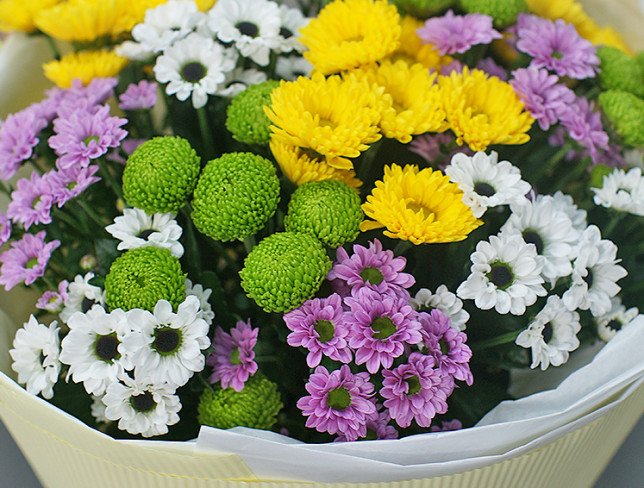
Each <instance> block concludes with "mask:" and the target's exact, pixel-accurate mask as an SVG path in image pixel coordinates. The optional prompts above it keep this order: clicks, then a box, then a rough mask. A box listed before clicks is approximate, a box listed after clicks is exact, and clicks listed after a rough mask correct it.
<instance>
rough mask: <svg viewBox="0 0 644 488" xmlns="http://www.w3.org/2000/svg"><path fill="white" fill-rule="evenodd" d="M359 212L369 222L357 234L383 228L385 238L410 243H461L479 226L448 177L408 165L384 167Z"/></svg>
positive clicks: (461, 195) (364, 223)
mask: <svg viewBox="0 0 644 488" xmlns="http://www.w3.org/2000/svg"><path fill="white" fill-rule="evenodd" d="M362 210H363V211H364V213H365V214H366V216H367V217H368V218H371V219H373V220H364V221H363V222H362V224H360V230H361V231H363V232H365V231H368V230H372V229H380V228H382V227H384V228H385V229H386V230H385V231H384V234H385V235H386V236H388V237H393V238H395V239H402V240H405V241H411V242H412V243H414V244H425V243H431V242H455V241H462V240H463V239H465V238H467V236H468V234H469V233H470V232H472V231H473V230H474V229H476V228H477V227H478V226H480V225H481V224H482V223H483V222H481V221H480V220H478V219H477V218H475V217H474V215H473V214H472V210H470V208H469V207H468V206H467V205H465V204H464V203H463V192H462V191H461V190H459V188H458V185H456V184H455V183H451V182H450V181H449V177H448V176H446V175H444V174H443V173H441V172H440V171H434V170H432V169H431V168H425V169H423V170H421V171H419V170H418V166H412V165H407V166H405V167H404V168H401V167H400V166H398V165H397V164H392V165H391V166H385V175H384V177H383V179H382V181H377V182H376V187H375V188H374V189H373V191H372V192H371V195H369V196H368V197H367V201H366V203H363V204H362Z"/></svg>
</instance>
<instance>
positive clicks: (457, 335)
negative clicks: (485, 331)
mask: <svg viewBox="0 0 644 488" xmlns="http://www.w3.org/2000/svg"><path fill="white" fill-rule="evenodd" d="M418 317H419V320H420V324H421V325H422V334H423V342H424V343H425V346H426V347H427V349H428V350H429V351H430V353H431V354H432V355H433V356H434V358H435V360H436V365H437V366H438V367H439V368H440V369H441V371H442V372H443V373H444V374H445V376H450V377H452V378H454V379H457V380H461V381H465V382H466V383H467V384H468V385H471V384H472V383H473V382H474V377H473V376H472V372H471V371H470V365H469V362H470V359H471V358H472V350H471V349H470V348H469V346H468V345H467V344H466V343H465V342H466V341H467V335H465V333H464V332H459V331H458V330H456V329H455V328H454V327H452V325H451V323H450V320H449V317H448V316H447V315H445V314H444V313H443V312H441V311H440V310H438V309H434V310H432V311H431V312H430V313H426V312H421V313H419V314H418Z"/></svg>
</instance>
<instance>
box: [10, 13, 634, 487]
mask: <svg viewBox="0 0 644 488" xmlns="http://www.w3.org/2000/svg"><path fill="white" fill-rule="evenodd" d="M0 26H1V27H2V28H3V29H5V30H22V31H26V32H33V33H34V35H40V36H43V38H44V39H46V41H47V42H48V44H49V47H50V49H51V52H52V57H53V59H52V60H51V61H49V62H47V63H45V64H44V65H43V69H44V74H45V76H46V77H47V78H48V79H49V80H51V81H52V82H53V83H54V84H55V85H56V88H53V89H51V90H49V91H47V92H46V94H45V96H44V98H43V99H42V100H41V101H39V102H37V103H34V104H32V105H30V106H29V107H27V108H26V109H23V110H21V111H19V112H16V113H14V114H11V115H8V116H7V117H6V119H5V120H4V122H3V123H2V126H0V180H1V181H0V183H1V185H0V190H2V191H3V192H4V193H6V195H7V197H8V198H9V203H8V206H7V208H6V212H2V213H0V239H1V242H2V243H3V244H6V249H5V251H4V252H3V253H2V254H0V284H2V285H4V287H5V288H6V289H7V290H10V289H12V288H14V287H16V286H23V285H24V286H27V287H30V288H34V289H36V290H38V292H39V293H40V297H39V299H38V302H37V304H36V308H37V311H36V312H35V313H34V314H33V315H31V317H30V318H29V320H28V321H26V322H25V324H24V326H23V327H22V328H21V329H19V330H18V331H17V333H16V334H15V338H14V339H13V345H12V346H11V348H10V350H9V351H8V352H9V355H10V358H11V361H10V363H11V369H12V370H13V371H14V372H15V373H17V380H18V382H19V383H20V384H22V385H24V387H25V389H26V391H27V392H28V393H30V394H32V395H40V396H41V397H43V398H44V399H46V400H48V401H49V402H50V403H51V404H52V405H54V406H55V407H57V408H59V409H62V410H64V411H65V412H67V413H69V414H70V415H72V416H73V417H75V418H76V419H79V420H80V421H82V422H83V423H85V424H86V425H87V426H90V427H92V428H94V429H96V430H98V431H101V432H103V433H105V434H107V435H108V436H110V437H111V438H112V439H125V440H131V441H134V440H136V439H141V438H155V439H159V440H163V441H189V440H191V439H195V438H197V437H198V441H197V447H199V448H203V449H204V450H205V451H207V450H208V449H212V448H215V449H218V450H219V451H224V452H231V453H235V454H237V455H242V456H243V455H244V453H247V454H248V456H249V458H248V459H244V460H245V461H246V462H248V463H251V464H252V463H254V462H256V460H257V459H259V458H262V463H264V464H262V467H261V468H257V469H256V470H255V471H253V470H250V471H249V470H248V469H246V470H244V469H237V470H236V469H233V468H231V467H230V466H228V465H226V463H225V462H224V461H220V464H218V465H217V466H218V467H217V469H219V470H220V471H219V472H220V478H218V479H225V478H231V479H232V478H234V479H257V478H256V476H257V477H258V478H259V479H262V478H263V477H265V476H264V475H265V473H268V471H270V469H269V468H266V467H265V466H266V465H268V466H270V465H276V463H277V464H279V463H280V462H282V463H283V461H285V460H286V464H289V463H290V464H292V465H298V466H299V467H300V468H302V466H304V470H301V471H299V472H298V473H297V474H293V473H292V472H288V469H286V470H281V471H280V469H281V468H280V469H277V470H276V471H275V472H272V473H270V477H271V478H272V479H287V478H295V479H310V480H314V481H326V482H329V481H377V480H383V481H384V480H386V478H387V480H388V478H391V479H392V480H394V479H411V478H414V477H417V478H422V477H425V476H423V475H422V473H425V471H422V470H416V471H414V469H412V466H416V467H417V466H419V465H423V463H425V464H426V463H428V462H447V461H454V459H447V458H445V459H442V460H441V459H438V458H436V459H432V460H429V461H428V460H427V459H425V458H422V459H421V457H418V456H416V455H415V453H414V450H416V449H420V450H421V451H422V450H423V449H425V447H426V446H428V445H434V444H432V443H434V442H442V441H441V439H445V443H444V444H443V445H442V447H437V448H438V449H441V448H445V449H446V450H445V452H448V451H449V449H450V448H453V449H454V450H458V449H462V450H463V452H466V451H467V450H466V449H464V448H458V447H457V446H458V442H455V441H454V442H455V443H453V444H449V446H451V447H447V446H448V442H452V441H448V440H447V439H459V438H460V439H467V437H464V436H467V435H469V434H468V432H469V431H472V432H478V431H476V429H477V428H485V426H486V425H489V424H490V423H494V421H493V419H494V418H495V415H497V414H498V412H499V404H501V405H500V407H501V410H502V409H503V405H505V404H504V403H501V402H503V401H504V400H510V399H512V398H514V397H515V396H516V393H513V391H515V392H516V391H517V390H516V383H517V382H516V381H514V383H515V384H514V385H513V384H512V383H513V382H512V381H511V380H512V378H513V377H517V373H516V371H517V370H522V369H523V370H530V369H533V370H537V371H535V374H540V372H539V371H538V370H541V371H544V373H543V374H547V373H549V372H551V371H552V369H557V368H564V369H565V368H566V366H567V364H566V363H568V361H569V359H570V361H571V362H573V360H574V358H575V354H576V351H577V350H579V351H580V352H579V353H580V354H581V353H582V351H586V352H587V351H593V353H594V352H596V351H597V350H598V349H599V347H598V345H601V344H603V343H606V342H608V341H611V340H612V339H613V338H614V337H615V336H616V335H618V334H619V335H618V337H617V339H615V341H616V342H617V341H618V340H620V338H621V342H619V345H613V344H610V345H609V346H612V348H609V346H607V348H606V350H605V351H602V352H601V353H600V354H599V355H597V357H596V358H595V360H593V361H592V363H591V364H590V365H589V366H588V367H587V368H590V369H587V368H582V369H581V370H579V371H578V372H577V373H575V374H578V375H577V376H574V379H573V377H571V381H568V382H567V383H566V382H564V383H563V384H562V386H564V385H566V384H567V385H568V386H570V384H571V383H573V382H575V381H578V382H579V383H578V386H579V388H580V391H578V392H577V393H579V394H580V395H581V389H583V388H585V390H584V392H585V393H584V394H585V395H588V397H589V398H590V397H592V398H594V402H595V403H593V404H592V405H591V407H592V408H590V407H589V405H590V404H585V406H582V407H578V406H577V407H575V408H576V410H575V409H574V408H573V403H574V402H572V403H565V406H564V403H561V412H565V413H566V416H562V417H557V419H558V420H557V421H558V422H559V423H558V424H556V423H552V424H546V425H550V426H551V429H550V431H547V430H546V429H544V428H543V425H542V426H541V427H540V428H539V429H537V428H536V427H535V429H536V430H534V431H531V430H530V428H531V427H529V425H532V424H529V423H526V424H521V425H522V428H524V429H526V430H525V432H531V434H529V435H530V436H531V437H529V438H523V439H522V440H520V441H519V440H517V439H516V438H510V437H508V438H507V439H506V440H504V441H501V440H499V443H498V445H497V446H496V447H495V449H496V450H497V451H498V452H496V451H495V453H494V455H501V454H504V453H507V452H510V451H512V449H513V448H514V447H517V446H519V445H521V444H525V445H532V444H529V442H532V441H534V442H537V441H538V442H541V443H543V442H546V441H551V440H553V439H555V438H556V435H559V434H556V433H557V432H560V434H563V433H564V432H563V431H560V430H557V429H562V428H564V425H563V424H564V423H565V422H573V423H574V421H577V420H579V419H580V418H582V417H583V418H584V419H585V420H584V421H585V422H590V421H591V420H594V419H596V418H598V417H597V415H598V414H597V413H596V412H595V410H597V409H599V410H597V411H598V412H601V411H603V410H601V408H606V404H609V403H610V402H618V400H619V402H622V401H623V400H626V399H627V398H628V396H629V395H630V394H633V395H636V394H637V392H640V394H641V391H642V390H641V389H638V386H639V384H640V383H641V381H640V380H641V378H642V361H641V358H640V357H639V355H638V354H637V352H635V347H636V346H638V345H641V343H639V344H638V343H637V341H638V340H639V341H641V340H642V334H641V330H642V323H641V321H638V319H636V317H637V316H638V309H637V308H636V306H638V305H639V306H641V296H642V280H641V276H642V273H643V272H644V269H643V259H642V257H643V253H644V248H643V247H642V240H644V226H643V225H642V224H643V221H642V216H644V178H643V176H642V170H641V167H642V152H641V147H642V145H644V130H643V129H642V127H643V126H642V123H641V122H642V120H643V116H644V100H643V97H644V91H643V90H644V89H643V87H644V85H643V84H642V80H643V79H644V64H643V63H642V61H643V59H642V57H641V56H635V55H634V54H633V53H632V52H631V51H630V50H629V48H628V47H627V45H626V44H625V43H624V41H623V40H622V39H621V38H620V36H619V35H618V34H617V33H616V32H615V31H614V30H612V29H610V28H601V27H599V26H598V25H597V24H595V22H594V21H593V20H592V19H590V18H589V17H588V16H587V15H586V14H585V13H584V12H583V10H582V9H581V7H580V6H579V5H578V4H577V3H575V2H573V1H568V2H549V1H546V0H527V1H523V0H506V1H503V0H489V1H486V0H459V1H452V0H433V1H432V0H396V1H390V2H387V1H385V0H334V1H313V0H311V1H300V2H275V1H271V0H219V1H216V2H213V1H207V0H201V1H192V0H168V1H162V0H131V1H129V2H125V1H120V0H118V1H114V2H110V3H108V4H105V3H103V2H92V1H86V0H68V1H56V0H49V1H45V0H41V1H38V2H31V3H29V4H24V3H23V2H16V1H14V0H1V1H0ZM625 334H627V335H625ZM620 354H622V357H621V358H620V359H621V361H622V363H621V364H620V365H616V363H619V361H617V360H616V358H618V357H619V356H620ZM589 361H590V357H589V358H587V361H586V362H589ZM620 367H621V368H622V369H620ZM593 368H594V369H593ZM546 370H548V371H546ZM598 371H603V372H604V373H603V374H606V375H607V376H606V377H602V376H601V374H599V373H598ZM591 372H592V373H593V374H590V373H591ZM600 378H603V380H604V382H603V383H599V382H598V381H599V379H600ZM582 384H583V385H584V386H583V388H582V386H581V385H582ZM7 385H8V383H6V384H3V387H5V388H7V390H6V391H7V392H11V395H14V396H15V395H21V393H17V391H18V390H17V389H15V388H13V386H7ZM633 385H635V386H633ZM624 391H627V392H628V395H626V394H625V393H624ZM600 392H601V395H600ZM633 392H636V393H633ZM559 393H561V392H559ZM561 394H562V395H563V393H561ZM593 395H594V396H593ZM620 395H622V396H620ZM16 398H17V397H16ZM552 398H553V403H556V402H558V401H559V400H561V398H560V397H556V398H555V397H552ZM579 398H582V396H580V397H578V398H576V400H578V399H579ZM583 398H586V397H583ZM16 401H18V400H16ZM21 402H25V401H24V399H23V400H21ZM39 402H40V403H39V404H38V405H39V406H38V408H41V409H42V408H43V405H44V403H42V401H40V400H39ZM510 404H511V405H512V404H513V403H512V402H511V403H510ZM516 404H517V405H519V407H517V408H518V409H519V410H517V412H519V411H521V412H523V413H522V414H521V415H523V414H524V413H525V412H527V411H529V410H530V409H532V408H535V406H534V405H532V404H531V403H530V400H528V402H527V403H523V404H521V403H516ZM620 404H621V403H620ZM25 405H26V403H25ZM611 405H613V404H611ZM614 405H617V403H615V404H614ZM0 407H7V408H8V409H10V410H11V403H10V402H5V404H4V405H3V404H2V403H0ZM29 408H31V407H29ZM33 408H36V407H35V406H33ZM508 408H509V409H510V410H511V409H512V408H514V407H508ZM540 408H541V407H540ZM584 408H585V409H586V410H584ZM629 408H630V410H628V411H629V412H636V411H637V409H636V408H635V409H634V408H633V406H632V405H631V407H629ZM546 410H547V409H546ZM535 411H536V410H535ZM0 412H3V410H2V408H0ZM544 412H545V410H543V411H542V413H544ZM14 413H16V412H15V410H14ZM613 413H615V412H613ZM640 413H641V408H640ZM486 414H487V415H486ZM512 415H515V414H514V413H513V414H512ZM512 415H509V416H507V418H510V417H512ZM516 415H518V416H519V417H520V416H521V415H519V414H518V413H516ZM592 415H595V417H593V416H592ZM584 416H585V417H584ZM537 417H538V415H537V414H535V418H537ZM504 418H505V417H504ZM517 418H518V417H515V418H514V420H515V421H516V419H517ZM563 419H567V420H565V422H564V420H563ZM66 421H69V420H68V419H67V420H66ZM526 422H527V420H526ZM74 425H76V424H74ZM579 425H581V424H579ZM473 426H478V427H476V428H474V429H472V427H473ZM75 428H76V427H75ZM251 429H252V430H251ZM460 429H462V430H461V431H460V432H458V433H453V432H451V431H455V430H460ZM448 431H450V432H448ZM603 432H604V431H602V433H603ZM452 434H455V435H456V437H455V436H454V435H452ZM60 435H62V434H60ZM449 435H452V437H449ZM458 435H460V436H461V437H457V436H458ZM472 435H475V434H472ZM526 435H528V434H526ZM548 436H550V437H548ZM52 437H54V438H59V434H52ZM394 439H401V440H399V441H393V440H394ZM472 439H474V437H472ZM512 439H513V440H512ZM363 440H373V441H374V442H364V443H363V442H360V443H356V442H355V441H363ZM619 440H620V439H619V436H617V437H616V438H615V439H614V442H613V444H614V445H615V446H616V445H617V443H618V442H619ZM418 442H420V444H418ZM502 442H505V443H506V444H504V445H506V447H505V448H504V449H505V450H503V451H502V450H501V447H499V446H501V444H502ZM187 444H189V443H185V445H187ZM126 445H128V446H145V445H148V446H158V445H159V444H158V443H154V442H147V443H130V444H126ZM168 445H170V444H168ZM172 445H174V444H172ZM290 445H294V446H305V447H306V449H300V448H293V449H291V448H290V447H288V446H290ZM435 445H436V446H438V445H439V444H435ZM538 445H541V444H538V443H537V444H534V446H538ZM354 446H357V447H354ZM370 446H374V447H373V449H372V448H371V447H370ZM513 446H514V447H513ZM128 449H130V448H129V447H128ZM142 449H143V450H146V449H147V448H145V447H143V448H142ZM159 449H160V451H159V453H160V452H161V449H162V448H161V447H159ZM273 449H275V451H274V452H275V453H277V454H274V455H273V456H271V452H272V450H273ZM282 449H285V450H284V451H283V450H282ZM256 451H262V452H263V454H257V453H256ZM303 452H314V453H315V457H316V458H317V459H325V460H326V461H328V462H334V463H335V462H337V466H338V472H342V470H343V469H344V468H343V467H342V465H343V463H344V462H346V460H345V459H344V458H343V457H342V456H348V455H351V456H357V458H351V463H357V464H350V466H351V467H350V468H346V469H348V470H350V469H354V468H355V469H358V468H356V466H362V465H360V463H359V462H358V461H356V459H363V460H365V464H364V466H362V467H361V468H359V469H364V470H370V469H372V468H373V466H372V465H371V464H370V463H369V462H367V461H373V462H375V461H379V462H385V463H389V464H392V465H393V464H395V465H397V466H404V467H405V469H407V473H406V474H405V473H398V471H396V474H394V475H388V474H386V473H385V472H384V471H383V472H381V471H378V470H376V471H373V472H372V474H371V475H370V476H366V475H365V476H363V477H360V476H358V477H356V479H350V476H349V477H346V478H336V479H327V478H328V477H324V476H319V475H318V474H311V473H309V474H308V475H307V470H309V469H310V466H311V463H312V461H311V460H310V459H308V460H307V459H306V456H304V455H302V457H301V458H300V457H299V456H300V454H301V453H303ZM417 452H420V451H417ZM467 452H469V451H467ZM279 453H282V456H283V457H282V458H281V460H280V461H279V462H278V461H277V457H278V456H280V454H279ZM389 453H390V454H389ZM403 453H407V454H404V455H403ZM166 454H167V453H166ZM491 455H492V451H489V452H488V451H485V452H483V451H476V450H471V452H469V454H468V455H467V456H465V455H463V456H464V457H468V458H471V459H483V458H484V457H485V456H491ZM136 456H139V454H135V457H136ZM276 456H277V457H276ZM284 456H286V457H284ZM291 456H293V457H291ZM334 456H336V457H337V459H336V458H334ZM389 456H391V457H389ZM166 457H167V456H166ZM152 459H153V456H150V459H148V461H149V462H154V461H152ZM161 459H163V456H162V455H161V454H159V456H158V458H157V462H159V463H160V462H161V461H160V460H161ZM217 459H220V458H217ZM226 459H227V458H226ZM395 459H397V460H396V461H395ZM400 459H402V460H400ZM490 459H491V458H490ZM495 459H496V458H495ZM499 460H500V459H499ZM582 461H583V460H582ZM481 462H482V461H481ZM222 463H223V464H222ZM477 463H479V461H477ZM106 466H107V464H106ZM256 466H259V464H257V463H256ZM471 466H472V467H480V466H483V464H480V463H479V464H476V463H475V464H472V465H471ZM155 469H157V468H155ZM195 469H197V468H195ZM199 469H201V468H198V469H197V471H198V470H199ZM266 469H268V471H266ZM374 469H375V468H374ZM378 469H380V468H378ZM392 469H393V468H392ZM376 472H377V473H379V474H378V475H376V474H374V473H376ZM433 473H437V472H436V471H434V472H433ZM441 473H443V472H442V471H441ZM445 473H447V472H445ZM592 473H594V471H591V476H592ZM596 474H598V472H597V473H595V475H596ZM177 476H178V475H177ZM186 478H191V479H195V480H196V479H201V478H199V477H198V476H197V475H196V474H194V473H193V474H191V475H187V476H186ZM204 479H205V478H204ZM208 479H214V478H208ZM589 480H591V481H592V479H591V478H589Z"/></svg>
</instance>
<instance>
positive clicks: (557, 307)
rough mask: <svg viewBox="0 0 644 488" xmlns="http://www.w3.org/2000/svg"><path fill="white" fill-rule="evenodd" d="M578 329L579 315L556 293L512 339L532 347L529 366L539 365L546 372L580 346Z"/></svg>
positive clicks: (559, 364)
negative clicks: (570, 309)
mask: <svg viewBox="0 0 644 488" xmlns="http://www.w3.org/2000/svg"><path fill="white" fill-rule="evenodd" d="M580 330H581V324H580V323H579V314H578V313H577V312H571V311H569V310H568V309H567V308H566V306H565V305H564V304H563V302H562V301H561V299H560V298H559V297H558V296H556V295H551V296H549V297H548V301H547V303H546V305H545V306H544V307H543V309H542V310H541V311H540V312H539V313H538V314H537V315H536V316H535V318H534V319H532V321H531V322H530V324H529V325H528V328H527V329H526V330H524V331H523V332H521V333H520V334H519V336H518V337H517V338H516V341H515V342H516V343H517V345H519V346H521V347H525V348H528V347H529V348H531V349H532V364H531V365H530V367H531V368H536V367H537V366H541V369H542V370H544V371H545V370H546V369H547V368H548V366H550V365H552V366H561V365H562V364H564V363H565V362H566V361H568V356H569V355H570V351H574V350H575V349H577V348H578V347H579V339H578V338H577V333H578V332H579V331H580Z"/></svg>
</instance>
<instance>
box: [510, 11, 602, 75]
mask: <svg viewBox="0 0 644 488" xmlns="http://www.w3.org/2000/svg"><path fill="white" fill-rule="evenodd" d="M516 30H517V44H516V46H517V49H519V50H520V51H522V52H524V53H526V54H529V55H530V56H532V61H531V62H530V67H531V68H547V69H549V70H551V71H554V72H555V73H557V74H558V75H559V76H568V77H570V78H575V79H579V80H581V79H584V78H591V77H593V76H595V73H597V70H598V66H599V58H598V57H597V50H596V48H595V47H594V46H593V45H592V44H591V43H590V42H589V41H587V40H586V39H584V38H583V37H581V36H580V35H579V34H578V33H577V30H576V29H575V27H574V26H573V25H572V24H568V23H566V22H565V21H563V20H561V19H557V20H555V21H551V20H547V19H544V18H541V17H537V16H535V15H529V14H521V15H519V18H518V19H517V25H516Z"/></svg>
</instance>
